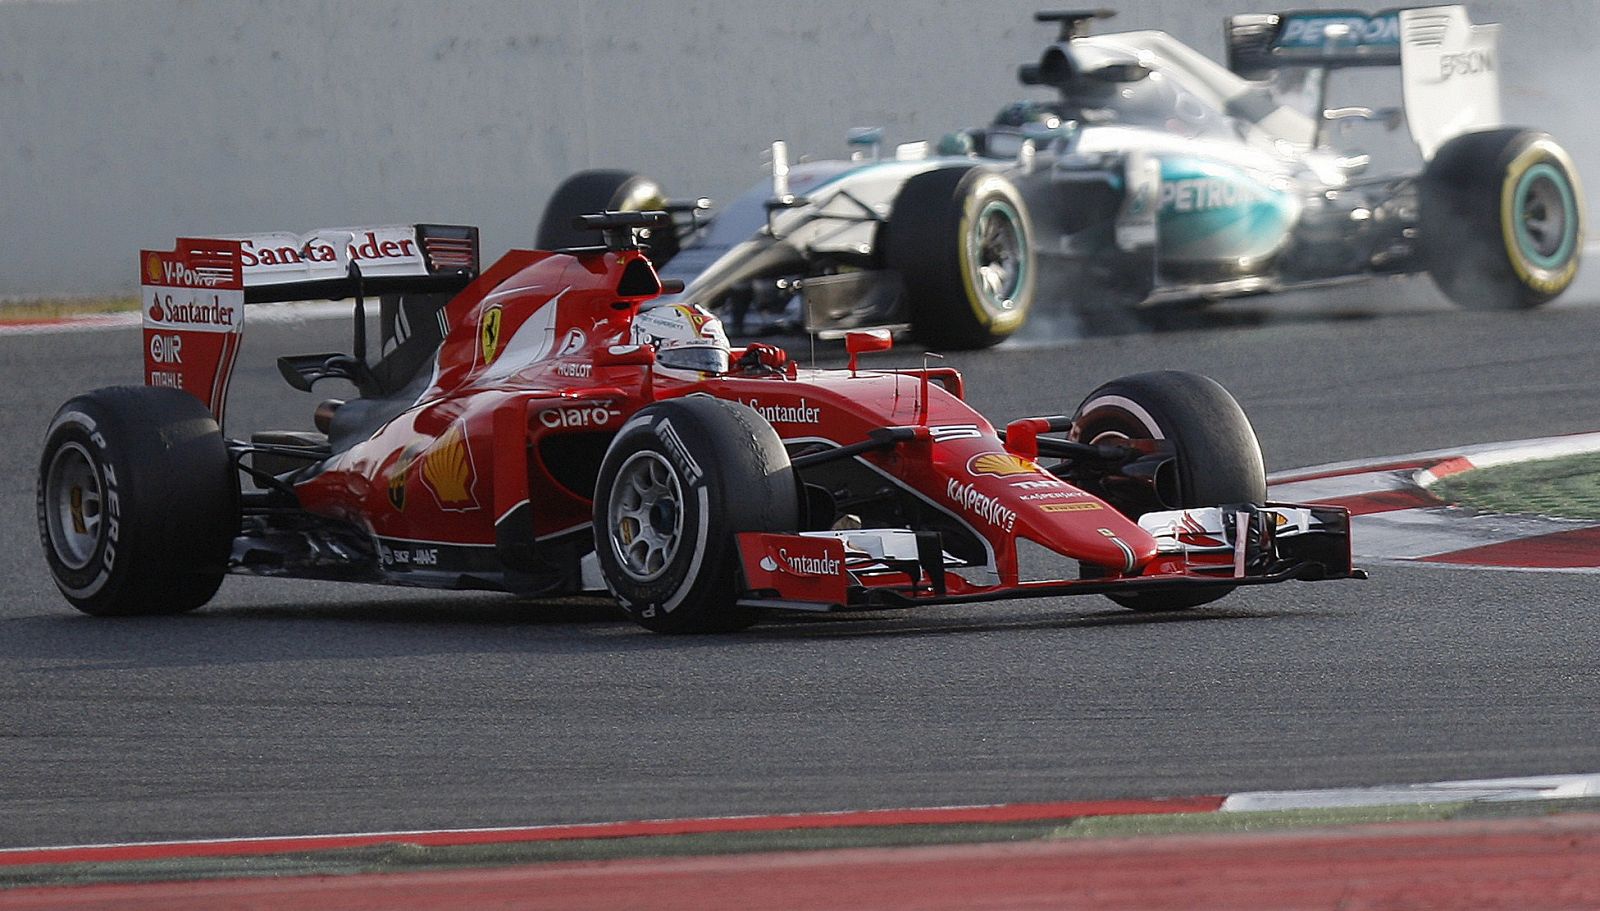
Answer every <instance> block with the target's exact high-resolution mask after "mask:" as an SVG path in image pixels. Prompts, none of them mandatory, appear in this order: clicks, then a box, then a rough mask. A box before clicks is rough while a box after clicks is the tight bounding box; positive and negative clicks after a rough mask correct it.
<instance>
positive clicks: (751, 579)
mask: <svg viewBox="0 0 1600 911" xmlns="http://www.w3.org/2000/svg"><path fill="white" fill-rule="evenodd" d="M1140 525H1141V526H1143V527H1144V528H1145V529H1146V530H1147V531H1150V532H1151V533H1152V534H1153V535H1154V536H1155V537H1156V539H1157V543H1158V547H1159V550H1158V553H1157V556H1156V558H1155V559H1154V560H1152V561H1151V562H1150V563H1149V564H1148V565H1147V566H1145V567H1143V569H1142V570H1141V573H1140V574H1139V575H1128V576H1114V577H1097V578H1079V579H1053V580H1045V581H1037V582H1033V581H1030V582H1011V583H1009V584H1008V583H1005V582H1002V583H1001V584H999V585H972V584H969V583H966V582H965V581H964V580H963V579H962V577H960V576H958V575H956V574H955V573H953V572H952V570H955V569H959V568H961V567H962V566H963V564H962V563H961V561H960V560H958V559H956V558H955V557H953V556H951V555H950V554H949V553H946V552H945V551H944V550H943V548H941V547H940V546H939V542H938V537H939V536H938V535H937V534H936V533H932V532H914V531H909V530H903V529H862V530H853V531H845V532H809V533H802V534H766V533H757V532H749V533H744V534H740V535H738V536H737V537H738V546H739V554H740V561H741V564H742V567H743V569H744V578H745V585H746V591H745V595H744V597H743V598H741V599H740V603H741V604H743V605H745V606H748V607H777V608H785V609H791V610H810V611H856V610H879V609H895V608H906V607H916V606H919V605H927V604H961V603H975V602H982V601H999V600H1007V599H1011V598H1042V597H1058V596H1062V595H1088V594H1111V593H1133V592H1153V591H1176V590H1183V589H1188V588H1194V587H1208V588H1210V587H1222V588H1233V587H1238V586H1245V585H1264V584H1273V583H1277V582H1287V581H1291V580H1300V581H1320V580H1324V579H1365V578H1366V573H1365V571H1363V570H1360V569H1357V568H1355V567H1354V566H1353V565H1352V561H1351V553H1350V512H1349V510H1347V509H1343V508H1340V507H1326V506H1302V505H1292V504H1282V503H1269V504H1267V505H1265V506H1260V507H1258V506H1251V505H1248V504H1246V505H1240V506H1219V507H1206V508H1203V509H1188V510H1173V511H1170V512H1160V513H1149V514H1146V515H1145V516H1142V517H1140Z"/></svg>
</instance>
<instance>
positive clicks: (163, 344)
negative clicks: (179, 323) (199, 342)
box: [150, 333, 183, 364]
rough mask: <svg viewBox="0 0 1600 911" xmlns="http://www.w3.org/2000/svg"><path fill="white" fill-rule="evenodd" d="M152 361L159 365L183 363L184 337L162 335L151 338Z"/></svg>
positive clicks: (158, 334)
mask: <svg viewBox="0 0 1600 911" xmlns="http://www.w3.org/2000/svg"><path fill="white" fill-rule="evenodd" d="M150 359H151V360H152V361H155V362H156V363H158V364H181V363H183V337H182V336H179V335H161V334H160V333H157V334H155V335H152V336H150Z"/></svg>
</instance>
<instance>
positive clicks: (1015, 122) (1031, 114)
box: [994, 101, 1061, 128]
mask: <svg viewBox="0 0 1600 911" xmlns="http://www.w3.org/2000/svg"><path fill="white" fill-rule="evenodd" d="M994 125H995V126H997V127H1018V128H1020V127H1025V126H1032V125H1039V126H1046V127H1051V128H1054V127H1058V126H1060V125H1061V111H1060V110H1059V109H1058V108H1057V107H1056V106H1055V105H1052V104H1046V103H1045V102H1042V101H1014V102H1012V103H1011V104H1008V105H1006V106H1005V107H1003V108H1001V109H1000V113H998V114H996V115H994Z"/></svg>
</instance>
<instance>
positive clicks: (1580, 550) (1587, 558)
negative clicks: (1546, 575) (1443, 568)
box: [1418, 526, 1600, 569]
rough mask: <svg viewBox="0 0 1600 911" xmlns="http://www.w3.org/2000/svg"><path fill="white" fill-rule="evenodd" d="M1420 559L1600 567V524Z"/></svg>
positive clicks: (1434, 561)
mask: <svg viewBox="0 0 1600 911" xmlns="http://www.w3.org/2000/svg"><path fill="white" fill-rule="evenodd" d="M1418 562H1422V563H1463V564H1470V565H1475V566H1520V567H1525V568H1533V569H1592V568H1594V567H1600V526H1594V527H1590V528H1578V529H1574V530H1572V531H1558V532H1555V533H1554V534H1548V535H1539V536H1538V537H1534V538H1520V539H1518V540H1515V541H1502V542H1501V543H1499V544H1485V545H1483V546H1482V547H1469V548H1467V549H1466V550H1453V551H1451V552H1449V553H1447V554H1434V555H1433V556H1431V557H1421V558H1419V560H1418Z"/></svg>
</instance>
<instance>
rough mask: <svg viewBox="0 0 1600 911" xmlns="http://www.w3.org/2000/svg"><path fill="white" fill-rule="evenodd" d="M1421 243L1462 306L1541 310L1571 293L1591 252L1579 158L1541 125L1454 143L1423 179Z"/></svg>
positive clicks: (1434, 272)
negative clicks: (1586, 243) (1586, 244)
mask: <svg viewBox="0 0 1600 911" xmlns="http://www.w3.org/2000/svg"><path fill="white" fill-rule="evenodd" d="M1420 194H1421V195H1420V204H1421V208H1422V212H1421V226H1420V227H1421V231H1422V238H1421V240H1422V248H1423V252H1424V255H1425V257H1426V263H1427V266H1428V271H1429V272H1430V273H1431V274H1432V275H1433V280H1434V282H1435V283H1437V284H1438V286H1439V288H1440V290H1442V291H1444V293H1445V294H1446V295H1448V296H1449V297H1450V299H1451V300H1453V301H1455V302H1456V303H1457V304H1460V305H1461V306H1463V307H1472V308H1475V309H1484V310H1488V309H1495V310H1515V309H1525V308H1529V307H1537V306H1539V305H1540V304H1542V303H1545V302H1546V301H1548V300H1550V299H1552V298H1554V297H1555V296H1556V295H1558V294H1560V293H1561V292H1562V291H1565V290H1566V289H1567V287H1568V286H1569V285H1571V284H1572V280H1573V279H1574V278H1575V277H1576V276H1577V274H1578V258H1579V255H1580V253H1581V251H1582V249H1583V221H1584V211H1583V209H1584V204H1583V190H1582V188H1581V187H1580V186H1579V183H1578V173H1577V170H1576V169H1575V168H1574V167H1573V164H1572V159H1571V158H1570V157H1569V156H1568V155H1567V153H1566V151H1565V150H1564V149H1562V148H1561V147H1560V146H1559V145H1556V143H1555V140H1553V139H1551V138H1550V137H1549V136H1548V135H1546V134H1544V133H1539V132H1535V131H1533V130H1515V129H1507V130H1486V131H1484V132H1480V133H1466V134H1463V135H1461V136H1457V137H1455V138H1454V139H1451V140H1450V141H1449V142H1446V143H1445V144H1444V145H1443V146H1442V147H1441V148H1440V149H1439V151H1438V152H1437V153H1436V154H1435V155H1434V156H1433V160H1432V161H1430V162H1428V166H1427V169H1426V170H1425V171H1424V172H1423V175H1422V181H1421V184H1420Z"/></svg>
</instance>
